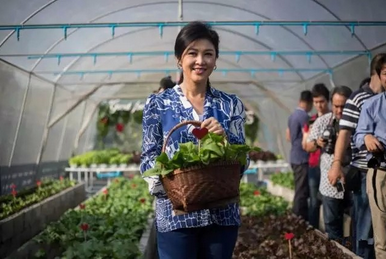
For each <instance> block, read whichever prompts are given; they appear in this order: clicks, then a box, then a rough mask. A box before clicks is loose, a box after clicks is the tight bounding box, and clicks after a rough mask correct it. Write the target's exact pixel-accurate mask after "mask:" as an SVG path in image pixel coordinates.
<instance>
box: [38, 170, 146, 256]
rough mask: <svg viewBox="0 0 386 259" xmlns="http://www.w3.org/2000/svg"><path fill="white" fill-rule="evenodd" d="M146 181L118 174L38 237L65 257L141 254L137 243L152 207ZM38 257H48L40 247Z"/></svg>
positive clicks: (41, 242)
mask: <svg viewBox="0 0 386 259" xmlns="http://www.w3.org/2000/svg"><path fill="white" fill-rule="evenodd" d="M152 202H153V198H152V196H150V195H149V193H148V189H147V184H146V182H145V181H144V180H143V179H142V178H140V177H135V178H133V179H131V180H128V179H124V178H117V179H116V180H114V181H113V183H112V184H111V185H110V186H109V188H108V189H105V190H104V191H103V192H101V193H100V194H97V195H96V196H95V197H93V198H92V199H90V200H88V201H87V202H85V203H84V204H81V205H80V206H79V207H80V208H79V209H75V210H69V211H68V212H66V213H65V214H64V215H63V216H62V217H61V219H60V220H59V221H58V222H55V223H52V224H50V225H49V226H48V227H47V228H46V229H45V230H44V231H43V232H42V233H41V234H40V235H39V236H37V237H36V238H35V241H36V242H37V243H39V244H41V247H44V246H47V245H48V246H53V247H59V249H60V250H61V251H63V254H62V255H61V256H60V257H58V258H66V259H75V258H79V259H87V258H90V259H91V258H92V259H96V258H98V259H103V258H106V259H131V258H133V259H134V258H138V256H139V255H140V252H139V249H138V243H139V240H140V237H141V235H142V233H143V231H144V229H145V228H146V225H147V221H148V218H149V215H150V214H151V213H152V211H153V207H152ZM35 258H46V251H44V250H42V249H41V250H40V251H39V252H38V253H37V254H36V257H35Z"/></svg>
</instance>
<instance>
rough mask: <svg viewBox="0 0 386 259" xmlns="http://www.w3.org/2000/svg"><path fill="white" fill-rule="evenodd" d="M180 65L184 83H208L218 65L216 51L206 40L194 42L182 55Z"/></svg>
mask: <svg viewBox="0 0 386 259" xmlns="http://www.w3.org/2000/svg"><path fill="white" fill-rule="evenodd" d="M179 65H180V66H181V67H182V71H183V74H184V81H193V82H194V83H201V82H207V80H208V77H209V76H210V74H211V73H212V71H213V69H214V66H215V65H216V50H215V48H214V46H213V44H212V43H211V42H210V41H209V40H206V39H200V40H196V41H194V42H192V43H191V44H190V45H189V46H188V47H187V48H186V49H185V51H184V53H182V57H181V60H179Z"/></svg>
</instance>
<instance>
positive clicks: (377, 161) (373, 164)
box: [367, 152, 386, 168]
mask: <svg viewBox="0 0 386 259" xmlns="http://www.w3.org/2000/svg"><path fill="white" fill-rule="evenodd" d="M381 163H386V153H383V152H376V153H375V152H374V153H371V158H370V160H369V161H368V162H367V167H368V168H378V167H380V166H381Z"/></svg>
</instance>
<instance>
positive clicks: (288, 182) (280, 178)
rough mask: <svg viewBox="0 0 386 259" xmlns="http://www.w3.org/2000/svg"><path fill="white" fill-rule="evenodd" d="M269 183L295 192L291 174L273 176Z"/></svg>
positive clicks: (292, 174)
mask: <svg viewBox="0 0 386 259" xmlns="http://www.w3.org/2000/svg"><path fill="white" fill-rule="evenodd" d="M271 181H272V183H273V184H277V185H280V186H283V187H286V188H289V189H291V190H295V179H294V173H293V172H287V173H277V174H273V175H272V176H271Z"/></svg>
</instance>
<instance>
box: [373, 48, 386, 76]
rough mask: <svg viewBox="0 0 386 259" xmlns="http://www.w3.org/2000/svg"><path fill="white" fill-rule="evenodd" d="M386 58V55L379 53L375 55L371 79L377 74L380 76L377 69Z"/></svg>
mask: <svg viewBox="0 0 386 259" xmlns="http://www.w3.org/2000/svg"><path fill="white" fill-rule="evenodd" d="M384 57H386V53H378V54H377V55H375V56H374V57H373V59H372V60H371V63H370V77H371V76H373V75H375V74H378V75H379V74H380V73H378V72H377V67H378V64H379V62H380V60H381V59H383V58H384ZM381 66H382V65H381ZM381 70H382V67H381Z"/></svg>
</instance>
